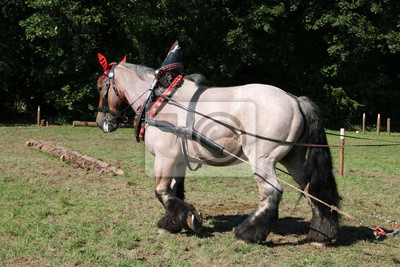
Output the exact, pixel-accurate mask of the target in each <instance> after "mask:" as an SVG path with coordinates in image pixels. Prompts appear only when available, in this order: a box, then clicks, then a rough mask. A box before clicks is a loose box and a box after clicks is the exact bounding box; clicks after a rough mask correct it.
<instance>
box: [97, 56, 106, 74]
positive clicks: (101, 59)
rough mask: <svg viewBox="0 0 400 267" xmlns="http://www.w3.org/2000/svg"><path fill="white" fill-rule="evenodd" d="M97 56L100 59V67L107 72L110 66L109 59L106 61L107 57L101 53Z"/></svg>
mask: <svg viewBox="0 0 400 267" xmlns="http://www.w3.org/2000/svg"><path fill="white" fill-rule="evenodd" d="M97 56H98V57H99V62H100V65H101V66H102V67H103V69H104V71H107V67H108V64H107V59H106V57H105V56H103V55H102V54H100V53H97Z"/></svg>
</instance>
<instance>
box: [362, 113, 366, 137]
mask: <svg viewBox="0 0 400 267" xmlns="http://www.w3.org/2000/svg"><path fill="white" fill-rule="evenodd" d="M362 132H363V133H365V113H363V120H362Z"/></svg>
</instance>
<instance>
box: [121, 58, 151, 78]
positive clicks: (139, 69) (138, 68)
mask: <svg viewBox="0 0 400 267" xmlns="http://www.w3.org/2000/svg"><path fill="white" fill-rule="evenodd" d="M119 65H122V66H123V67H125V68H127V69H130V70H133V71H134V72H135V73H136V75H137V76H138V77H139V78H140V79H141V80H143V79H144V76H145V75H147V74H154V69H152V68H149V67H146V66H143V65H136V64H132V63H126V62H121V63H119Z"/></svg>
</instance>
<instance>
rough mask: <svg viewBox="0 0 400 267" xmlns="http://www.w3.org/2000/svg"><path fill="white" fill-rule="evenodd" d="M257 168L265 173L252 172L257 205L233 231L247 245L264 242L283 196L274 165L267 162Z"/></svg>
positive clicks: (275, 218)
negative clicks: (257, 192)
mask: <svg viewBox="0 0 400 267" xmlns="http://www.w3.org/2000/svg"><path fill="white" fill-rule="evenodd" d="M259 166H262V169H263V170H264V171H265V173H264V172H260V171H259V170H255V169H254V170H253V171H254V177H255V179H256V181H257V184H258V190H259V204H258V206H257V208H256V210H255V211H254V212H253V213H252V214H251V215H250V216H249V217H248V218H247V219H246V220H245V221H244V222H243V223H241V224H240V225H239V226H238V227H236V229H235V236H236V238H237V239H240V240H244V241H246V242H249V243H259V242H263V241H265V239H266V238H267V236H268V234H269V232H270V231H271V224H272V223H274V222H275V221H276V220H277V219H278V206H279V202H280V200H281V198H282V194H283V188H282V187H281V185H280V184H279V182H278V181H277V179H276V178H275V176H276V173H275V163H273V162H269V163H264V164H262V165H259Z"/></svg>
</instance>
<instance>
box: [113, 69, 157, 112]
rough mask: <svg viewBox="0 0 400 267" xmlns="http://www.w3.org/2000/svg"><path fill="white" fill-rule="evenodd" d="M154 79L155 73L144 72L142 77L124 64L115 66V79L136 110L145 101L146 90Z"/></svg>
mask: <svg viewBox="0 0 400 267" xmlns="http://www.w3.org/2000/svg"><path fill="white" fill-rule="evenodd" d="M153 80H154V75H153V74H144V75H143V79H141V78H140V77H139V76H138V75H137V74H136V72H135V71H133V70H131V69H127V68H125V67H122V66H117V67H116V68H115V81H116V83H117V85H118V88H119V89H120V90H121V92H122V94H123V95H124V96H125V98H126V100H127V101H128V102H129V103H130V104H132V103H133V104H132V105H131V107H132V109H133V110H134V111H136V110H137V109H138V107H139V106H140V105H141V104H142V103H143V102H144V100H145V98H146V95H147V94H146V91H147V90H148V89H149V88H150V86H151V83H152V82H153Z"/></svg>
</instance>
